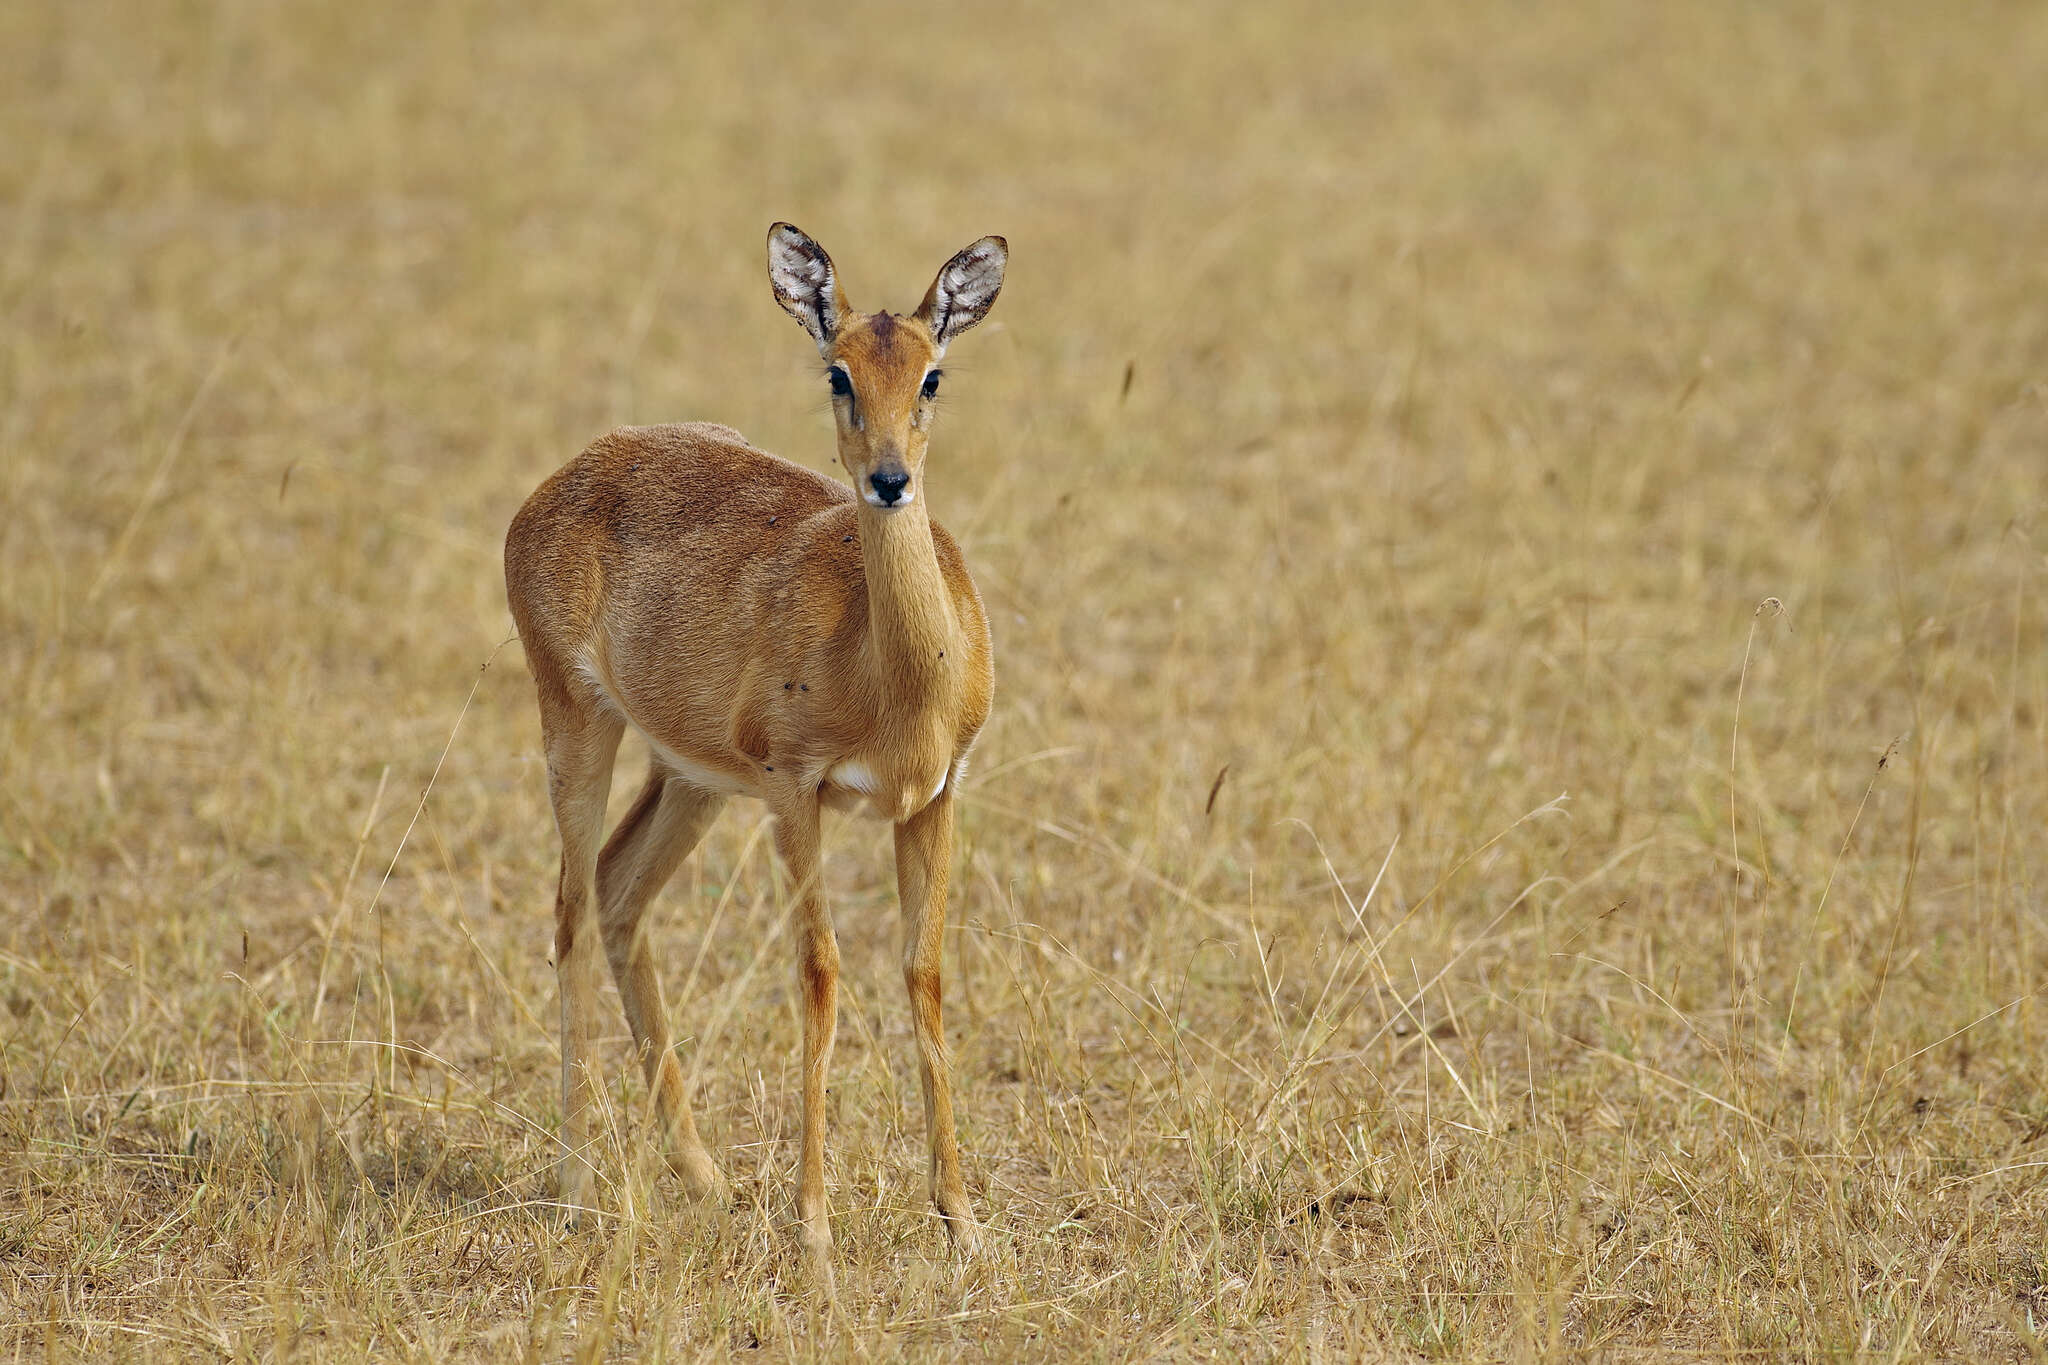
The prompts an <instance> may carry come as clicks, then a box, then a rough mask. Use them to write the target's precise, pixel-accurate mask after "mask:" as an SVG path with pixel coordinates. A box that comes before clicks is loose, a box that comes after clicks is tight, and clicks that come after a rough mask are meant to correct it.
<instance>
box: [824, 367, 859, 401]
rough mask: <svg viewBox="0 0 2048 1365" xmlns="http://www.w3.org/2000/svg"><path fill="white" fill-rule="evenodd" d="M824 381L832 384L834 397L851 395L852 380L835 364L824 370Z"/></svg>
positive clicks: (848, 396)
mask: <svg viewBox="0 0 2048 1365" xmlns="http://www.w3.org/2000/svg"><path fill="white" fill-rule="evenodd" d="M825 382H826V383H827V384H830V385H831V386H832V396H833V397H834V398H850V397H852V396H853V381H852V380H851V379H848V378H847V377H846V371H844V370H842V369H840V368H839V367H838V366H837V365H834V366H833V367H832V368H831V369H829V370H827V371H825Z"/></svg>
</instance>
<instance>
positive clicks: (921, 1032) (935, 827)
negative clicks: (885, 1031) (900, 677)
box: [896, 782, 980, 1251]
mask: <svg viewBox="0 0 2048 1365" xmlns="http://www.w3.org/2000/svg"><path fill="white" fill-rule="evenodd" d="M952 856H953V784H952V783H951V782H948V783H947V784H946V785H945V787H944V788H943V789H942V790H941V791H940V792H939V794H938V796H936V797H934V798H933V800H932V803H931V804H930V805H928V806H926V807H925V808H924V809H923V810H921V811H919V812H918V813H917V814H915V815H913V816H911V817H910V818H909V819H908V820H905V821H904V822H903V823H902V824H900V825H898V826H896V895H897V899H898V900H899V901H900V902H901V903H902V906H903V984H904V985H905V987H907V988H908V989H909V991H910V1017H911V1023H912V1026H913V1028H914V1029H915V1031H916V1034H917V1073H918V1079H919V1080H920V1081H921V1082H922V1084H923V1087H924V1133H925V1143H926V1145H927V1146H928V1147H929V1148H930V1151H931V1197H932V1202H933V1203H934V1204H937V1205H938V1207H939V1212H940V1213H941V1214H942V1215H944V1217H945V1219H946V1232H947V1234H948V1235H949V1236H950V1237H951V1238H952V1239H953V1243H954V1245H955V1246H957V1247H959V1248H960V1249H961V1250H963V1251H973V1250H974V1249H975V1247H976V1246H977V1245H978V1244H979V1241H980V1235H979V1232H978V1230H977V1228H976V1226H975V1222H974V1211H973V1210H972V1209H971V1208H970V1207H969V1206H968V1203H967V1190H966V1188H965V1186H963V1185H962V1184H961V1182H960V1145H959V1142H958V1140H957V1139H956V1138H955V1137H954V1134H953V1084H952V1080H951V1078H950V1075H949V1073H948V1068H947V1063H946V1031H945V1027H944V1025H943V1024H942V1022H941V1020H940V1015H939V1000H940V995H941V993H942V991H941V986H940V969H939V963H940V958H941V950H942V948H943V946H944V934H945V930H946V882H947V879H948V876H949V875H950V872H951V867H952Z"/></svg>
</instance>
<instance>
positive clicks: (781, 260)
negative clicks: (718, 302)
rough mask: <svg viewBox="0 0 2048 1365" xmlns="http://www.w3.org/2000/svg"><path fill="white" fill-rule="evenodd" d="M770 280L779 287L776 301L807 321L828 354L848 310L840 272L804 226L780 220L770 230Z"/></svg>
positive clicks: (812, 336) (810, 331)
mask: <svg viewBox="0 0 2048 1365" xmlns="http://www.w3.org/2000/svg"><path fill="white" fill-rule="evenodd" d="M768 280H769V283H770V284H772V285H773V286H774V287H775V301H776V302H777V303H779V304H781V305H782V308H783V311H784V312H786V313H788V314H789V315H790V316H791V317H793V318H795V319H796V320H797V321H798V322H800V323H802V324H803V326H804V330H805V331H806V332H809V333H810V334H811V340H813V341H815V342H817V343H818V352H819V354H821V355H822V354H824V353H825V352H826V351H827V350H828V349H830V347H831V345H832V338H833V337H835V336H837V335H838V334H839V318H840V314H841V313H842V312H843V311H844V306H843V305H842V304H841V302H840V299H839V275H838V272H837V271H835V270H833V268H832V258H831V257H830V256H827V255H826V254H825V248H823V247H821V246H819V245H818V244H817V243H816V242H814V241H812V240H811V239H810V238H809V237H808V236H806V235H805V234H804V233H803V232H802V231H801V230H800V229H798V228H795V227H792V226H791V225H790V224H788V223H777V224H776V225H775V226H774V227H772V228H770V229H768Z"/></svg>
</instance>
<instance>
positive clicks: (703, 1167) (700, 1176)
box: [668, 1148, 732, 1208]
mask: <svg viewBox="0 0 2048 1365" xmlns="http://www.w3.org/2000/svg"><path fill="white" fill-rule="evenodd" d="M668 1168H669V1169H670V1170H671V1171H674V1172H675V1173H676V1177H677V1179H679V1180H681V1181H682V1182H683V1188H684V1189H685V1190H687V1191H688V1192H689V1195H690V1198H692V1199H695V1200H697V1201H699V1202H700V1203H705V1204H716V1205H718V1206H720V1207H721V1208H726V1207H730V1206H731V1204H732V1184H731V1182H729V1181H727V1180H726V1178H725V1173H724V1172H723V1171H721V1170H719V1169H718V1163H717V1162H715V1161H713V1160H712V1159H711V1156H710V1154H709V1153H708V1152H705V1151H703V1150H702V1149H701V1148H700V1149H699V1150H697V1151H694V1152H685V1151H676V1152H671V1153H669V1158H668Z"/></svg>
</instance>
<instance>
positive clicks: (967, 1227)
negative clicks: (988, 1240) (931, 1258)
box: [946, 1214, 981, 1259]
mask: <svg viewBox="0 0 2048 1365" xmlns="http://www.w3.org/2000/svg"><path fill="white" fill-rule="evenodd" d="M946 1241H947V1242H948V1243H950V1244H951V1245H952V1248H953V1254H954V1255H956V1256H959V1257H961V1258H962V1259H972V1258H974V1257H976V1256H979V1255H981V1225H980V1224H979V1223H977V1222H975V1221H974V1219H973V1217H972V1216H970V1215H966V1214H949V1215H947V1217H946Z"/></svg>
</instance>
